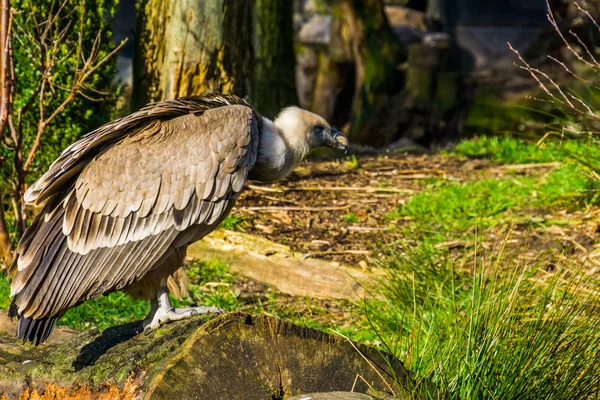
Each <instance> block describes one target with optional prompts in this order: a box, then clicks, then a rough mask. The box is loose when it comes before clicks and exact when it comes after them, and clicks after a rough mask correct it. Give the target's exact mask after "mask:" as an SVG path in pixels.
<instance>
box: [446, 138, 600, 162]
mask: <svg viewBox="0 0 600 400" xmlns="http://www.w3.org/2000/svg"><path fill="white" fill-rule="evenodd" d="M448 153H449V154H452V155H457V156H462V157H469V158H485V159H489V160H492V161H494V162H496V163H499V164H533V163H546V162H553V161H564V160H566V159H568V158H569V157H570V156H572V155H577V154H579V155H581V156H583V157H585V158H590V157H591V158H597V159H598V158H600V146H599V145H598V142H597V140H594V139H593V138H586V139H580V140H564V141H560V140H556V139H555V138H549V139H547V140H545V141H543V142H542V143H541V144H540V145H537V144H536V143H533V142H531V141H526V140H524V139H519V138H515V137H511V136H480V137H476V138H473V139H468V140H463V141H461V142H459V143H458V144H457V145H456V147H455V148H454V149H453V150H452V151H450V152H448Z"/></svg>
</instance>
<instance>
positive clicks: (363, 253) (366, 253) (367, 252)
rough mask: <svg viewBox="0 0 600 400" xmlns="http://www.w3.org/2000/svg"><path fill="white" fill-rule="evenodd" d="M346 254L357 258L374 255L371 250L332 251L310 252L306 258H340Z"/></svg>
mask: <svg viewBox="0 0 600 400" xmlns="http://www.w3.org/2000/svg"><path fill="white" fill-rule="evenodd" d="M344 254H352V255H355V256H370V255H371V254H373V252H372V251H371V250H338V251H336V250H332V251H329V250H327V251H309V252H308V253H306V254H305V255H304V258H308V257H314V256H340V255H344Z"/></svg>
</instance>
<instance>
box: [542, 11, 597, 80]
mask: <svg viewBox="0 0 600 400" xmlns="http://www.w3.org/2000/svg"><path fill="white" fill-rule="evenodd" d="M546 7H547V8H548V14H546V17H547V18H548V21H550V24H552V27H554V30H555V31H556V33H558V36H560V38H561V39H562V41H563V43H564V44H565V46H566V47H567V49H568V50H569V51H570V52H571V53H573V55H574V56H575V57H577V59H579V60H580V61H582V62H584V63H585V64H587V65H588V66H590V67H592V68H594V69H596V66H595V65H594V64H592V63H590V62H589V61H588V60H586V59H585V58H583V57H582V56H580V55H579V53H577V52H576V51H575V50H574V49H573V48H572V47H571V45H570V44H569V42H568V41H567V39H566V38H565V37H564V35H563V34H562V32H561V31H560V29H558V24H557V23H556V20H555V19H554V16H553V15H552V8H551V7H550V2H549V0H546Z"/></svg>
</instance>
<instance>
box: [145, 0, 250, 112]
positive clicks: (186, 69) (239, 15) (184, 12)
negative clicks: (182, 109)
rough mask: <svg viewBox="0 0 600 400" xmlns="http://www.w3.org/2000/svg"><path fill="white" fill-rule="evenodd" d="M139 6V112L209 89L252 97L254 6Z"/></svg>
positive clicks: (192, 0)
mask: <svg viewBox="0 0 600 400" xmlns="http://www.w3.org/2000/svg"><path fill="white" fill-rule="evenodd" d="M138 4H139V6H138V16H139V23H138V25H139V29H138V43H137V49H136V57H135V58H136V59H135V67H134V93H135V94H134V108H136V109H137V108H139V107H141V106H143V105H145V104H146V103H148V102H150V101H160V100H164V99H171V98H176V97H180V96H187V95H192V94H201V93H204V92H206V91H209V90H212V91H218V92H221V93H235V94H237V95H239V96H242V97H245V96H247V95H248V94H249V92H250V83H251V80H252V73H251V63H252V59H253V51H252V10H253V6H254V2H253V1H243V2H238V1H234V0H214V1H205V0H149V1H146V2H139V3H138Z"/></svg>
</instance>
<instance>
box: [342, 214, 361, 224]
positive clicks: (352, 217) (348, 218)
mask: <svg viewBox="0 0 600 400" xmlns="http://www.w3.org/2000/svg"><path fill="white" fill-rule="evenodd" d="M358 221H359V219H358V215H356V214H355V213H353V212H347V213H346V215H344V222H346V223H348V224H356V223H358Z"/></svg>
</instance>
